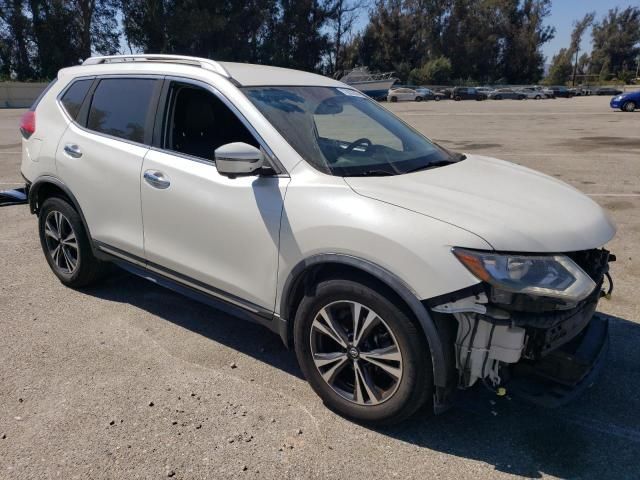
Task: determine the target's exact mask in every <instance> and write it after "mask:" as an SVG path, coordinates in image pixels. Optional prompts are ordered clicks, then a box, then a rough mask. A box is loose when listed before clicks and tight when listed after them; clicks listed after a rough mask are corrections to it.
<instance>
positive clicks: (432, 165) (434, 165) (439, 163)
mask: <svg viewBox="0 0 640 480" xmlns="http://www.w3.org/2000/svg"><path fill="white" fill-rule="evenodd" d="M464 158H467V157H464ZM460 160H464V159H463V158H461V159H460ZM456 162H458V160H440V161H437V162H431V163H428V164H426V165H422V166H420V167H416V168H412V169H411V170H407V171H406V172H404V173H413V172H419V171H420V170H430V169H432V168H437V167H444V166H445V165H451V164H452V163H456Z"/></svg>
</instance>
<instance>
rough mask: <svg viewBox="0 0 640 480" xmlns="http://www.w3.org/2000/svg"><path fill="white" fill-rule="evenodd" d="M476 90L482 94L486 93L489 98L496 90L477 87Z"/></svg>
mask: <svg viewBox="0 0 640 480" xmlns="http://www.w3.org/2000/svg"><path fill="white" fill-rule="evenodd" d="M476 90H477V91H479V92H480V93H484V94H485V95H486V96H487V97H488V96H489V94H490V93H491V92H493V91H494V90H495V88H492V87H476Z"/></svg>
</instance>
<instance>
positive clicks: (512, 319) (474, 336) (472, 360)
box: [431, 249, 615, 394]
mask: <svg viewBox="0 0 640 480" xmlns="http://www.w3.org/2000/svg"><path fill="white" fill-rule="evenodd" d="M565 255H566V256H567V257H569V258H571V259H572V260H573V261H574V262H575V264H577V265H578V266H579V267H580V268H581V269H582V270H583V271H584V272H585V273H586V274H588V276H589V277H591V279H592V280H593V281H594V283H595V285H596V286H595V288H594V289H593V291H592V292H591V293H590V294H589V295H588V296H587V297H586V298H584V299H582V300H581V301H579V302H570V301H561V300H558V299H557V298H547V297H544V296H535V295H530V294H522V293H513V292H509V291H504V290H501V289H499V288H496V287H495V286H494V285H490V284H482V288H479V289H477V290H476V292H475V293H473V294H472V295H469V296H466V297H463V298H460V299H457V300H453V301H450V302H446V303H442V304H439V305H434V306H432V307H431V308H432V310H433V311H435V312H439V313H448V314H451V315H453V316H454V317H455V319H456V320H457V322H458V328H457V335H456V339H455V364H456V365H455V366H456V369H457V372H458V387H459V388H468V387H471V386H472V385H474V384H475V383H477V382H478V381H480V382H482V383H483V384H484V385H485V386H487V387H488V388H489V389H491V390H493V391H495V392H496V393H498V394H504V392H505V389H504V388H503V386H505V385H506V384H507V383H509V382H510V380H512V379H513V378H514V377H517V376H522V375H531V374H534V375H536V376H538V377H541V378H546V379H548V380H552V381H553V382H556V383H558V382H559V383H560V384H564V385H567V386H574V385H576V384H578V383H579V382H580V381H581V380H582V379H583V378H585V377H586V375H587V374H588V373H589V371H590V370H591V369H592V367H593V363H594V360H593V358H591V357H593V356H597V355H596V354H599V353H600V349H601V345H600V344H599V343H598V341H599V340H602V338H604V335H605V334H606V328H604V330H602V328H600V327H599V325H595V324H596V323H597V321H596V322H592V319H594V312H595V310H596V306H597V304H598V301H599V299H600V298H601V297H603V296H605V297H607V296H610V295H611V292H612V289H613V283H612V280H611V277H610V275H609V262H610V261H614V260H615V256H614V255H612V254H610V252H608V251H607V250H604V249H597V250H587V251H581V252H573V253H570V254H565ZM605 287H606V291H605V290H604V289H603V288H605ZM591 323H594V325H593V326H590V324H591ZM594 330H597V331H594ZM603 332H604V333H603ZM587 337H590V338H587ZM591 337H593V338H591ZM596 337H602V338H596ZM602 341H604V340H602ZM585 343H587V344H588V346H587V347H585V346H584V344H585ZM592 344H593V345H592ZM570 347H574V348H573V349H572V348H570ZM596 348H599V349H598V350H597V351H596ZM589 349H591V350H593V352H591V351H587V350H589ZM585 352H586V353H585ZM587 353H590V354H593V355H591V357H590V358H587V357H588V355H587Z"/></svg>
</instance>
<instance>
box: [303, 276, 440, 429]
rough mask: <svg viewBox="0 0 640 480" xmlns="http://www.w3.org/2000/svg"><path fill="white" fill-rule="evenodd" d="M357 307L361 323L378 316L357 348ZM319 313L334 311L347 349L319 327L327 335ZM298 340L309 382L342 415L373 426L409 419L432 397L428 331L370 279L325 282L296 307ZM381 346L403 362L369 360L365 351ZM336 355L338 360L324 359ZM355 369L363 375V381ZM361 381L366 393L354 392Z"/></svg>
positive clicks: (361, 390)
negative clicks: (420, 327)
mask: <svg viewBox="0 0 640 480" xmlns="http://www.w3.org/2000/svg"><path fill="white" fill-rule="evenodd" d="M355 304H359V305H360V306H361V310H360V312H361V316H360V317H359V318H360V321H359V323H360V325H361V326H364V325H365V324H366V323H365V322H366V321H367V318H369V315H370V314H371V315H373V317H371V318H374V320H373V323H372V324H370V325H371V327H370V328H366V329H365V330H364V331H365V332H368V333H364V334H363V335H364V336H362V337H361V338H360V340H359V343H358V340H357V336H356V339H354V338H353V330H354V328H353V314H352V313H353V312H354V311H355V307H354V305H355ZM321 312H328V314H329V318H331V319H332V321H333V325H334V326H335V328H336V329H339V330H340V332H341V334H342V335H343V337H342V338H345V339H346V342H345V341H344V340H343V341H342V343H343V344H344V346H342V347H341V346H340V345H339V343H337V342H336V341H334V340H332V339H331V337H330V335H327V334H326V333H325V332H323V331H321V330H319V328H324V329H325V331H327V330H328V329H327V325H329V322H328V321H327V320H326V319H325V318H326V317H325V318H323V316H322V314H321ZM372 312H374V313H372ZM363 328H364V327H363ZM360 331H362V330H360ZM333 335H335V334H333ZM294 341H295V350H296V356H297V358H298V362H299V364H300V367H301V369H302V371H303V373H304V375H305V377H306V379H307V380H308V381H309V383H310V384H311V387H312V388H313V390H314V391H315V392H316V393H317V394H318V395H319V396H320V398H321V399H322V400H323V402H324V403H325V405H326V406H327V407H328V408H330V409H331V410H333V411H335V412H337V413H338V414H340V415H343V416H345V417H348V418H350V419H353V420H356V421H359V422H363V423H367V424H374V425H388V424H392V423H397V422H400V421H402V420H404V419H406V418H407V417H409V416H411V415H412V414H413V413H415V412H416V411H417V410H418V409H419V408H420V407H422V406H423V405H424V404H425V403H426V402H427V401H428V400H430V399H431V398H432V392H433V370H432V366H431V355H430V354H429V347H428V345H427V342H426V340H425V338H424V334H423V333H422V332H421V331H420V329H419V327H418V326H417V325H416V324H415V323H414V322H413V321H412V320H411V319H410V317H409V316H408V315H407V314H406V313H405V312H404V311H403V310H402V309H401V308H398V306H396V305H395V304H394V302H392V301H390V300H389V298H387V297H386V296H385V295H384V294H383V293H381V290H379V289H377V288H376V287H374V286H373V285H369V284H367V283H366V282H362V283H361V282H359V281H357V280H347V279H343V280H325V281H322V282H320V283H319V284H318V285H317V286H316V288H315V291H313V292H310V293H307V294H306V295H305V297H303V299H302V301H301V303H300V305H299V307H298V311H297V313H296V316H295V324H294ZM379 342H381V343H379ZM382 348H385V349H387V350H388V351H389V352H391V351H392V352H393V355H394V357H397V358H400V361H393V360H389V359H387V360H385V361H384V362H380V361H379V360H378V363H379V364H380V363H382V364H383V365H386V367H385V369H382V368H380V367H379V366H377V365H376V364H374V363H372V362H370V361H369V360H366V359H365V355H368V353H367V352H370V351H376V350H377V351H379V350H380V349H382ZM334 352H336V353H334ZM323 354H324V357H325V358H324V359H322V360H324V361H325V363H324V365H316V363H315V361H314V357H315V358H316V360H317V358H318V357H319V356H321V355H323ZM386 354H387V355H390V353H386ZM331 355H333V358H337V360H331V361H329V362H326V358H327V357H329V356H331ZM336 355H340V356H339V357H338V356H336ZM322 360H321V361H322ZM389 368H390V369H391V370H393V369H394V368H395V370H394V375H398V377H399V379H398V378H397V377H396V376H394V375H391V374H390V373H387V369H389ZM356 371H360V372H363V373H362V375H361V376H360V377H357V375H358V374H357V373H356ZM321 372H322V373H321ZM336 372H337V373H336ZM323 375H324V377H326V378H327V380H325V378H323ZM328 375H331V377H327V376H328ZM356 378H358V380H357V379H356ZM365 379H366V380H365ZM358 382H359V383H358ZM358 384H359V385H360V388H359V389H356V387H357V386H358ZM372 384H373V387H371V385H372ZM367 385H368V386H369V389H367V387H366V386H367ZM356 392H359V393H356ZM368 392H372V393H373V395H370V394H369V393H368Z"/></svg>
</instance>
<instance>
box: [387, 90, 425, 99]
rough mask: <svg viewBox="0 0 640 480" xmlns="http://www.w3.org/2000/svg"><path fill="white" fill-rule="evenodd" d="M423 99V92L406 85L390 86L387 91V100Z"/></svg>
mask: <svg viewBox="0 0 640 480" xmlns="http://www.w3.org/2000/svg"><path fill="white" fill-rule="evenodd" d="M424 99H425V92H420V91H418V90H414V89H413V88H407V87H400V88H390V89H389V92H388V93H387V102H406V101H409V102H422V101H423V100H424Z"/></svg>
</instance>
